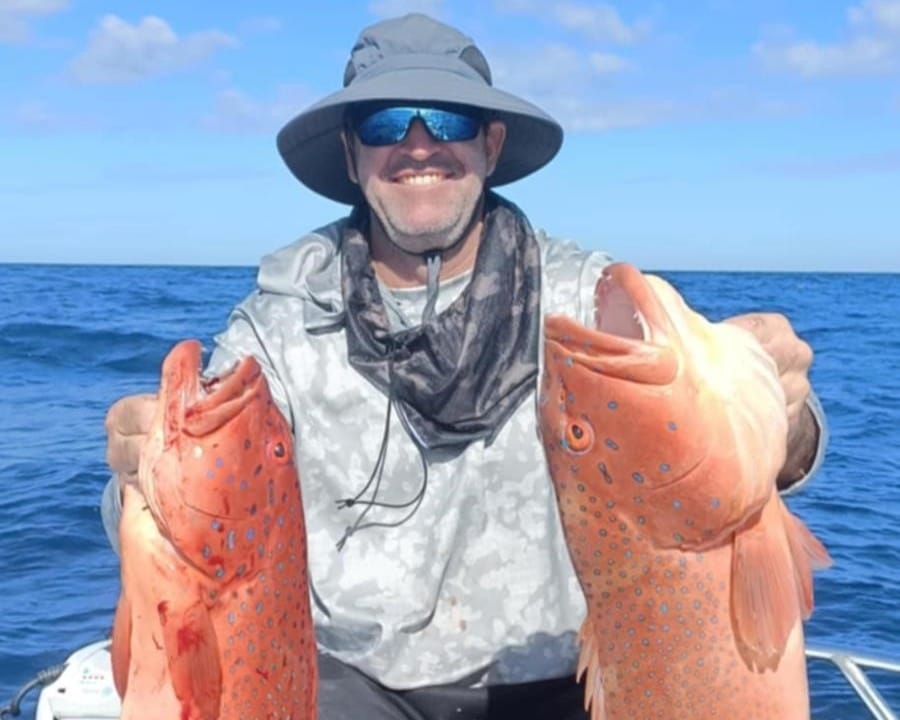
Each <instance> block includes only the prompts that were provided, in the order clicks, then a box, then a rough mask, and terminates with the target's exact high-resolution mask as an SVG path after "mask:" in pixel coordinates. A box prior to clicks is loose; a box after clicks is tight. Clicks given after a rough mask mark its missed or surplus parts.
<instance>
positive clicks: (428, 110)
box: [345, 102, 489, 147]
mask: <svg viewBox="0 0 900 720" xmlns="http://www.w3.org/2000/svg"><path fill="white" fill-rule="evenodd" d="M397 110H399V111H406V112H408V113H409V117H408V119H407V121H406V124H405V127H404V128H403V134H402V135H400V136H399V137H396V139H394V138H395V136H394V135H392V136H390V141H388V139H387V138H385V141H383V142H372V141H373V140H377V138H375V137H373V136H372V135H371V134H369V136H368V140H369V142H367V140H366V139H364V137H363V135H365V134H366V131H365V130H364V131H363V133H362V134H361V133H360V127H361V126H364V124H365V123H366V122H367V121H369V120H371V118H372V117H373V116H375V115H378V114H379V113H383V112H385V111H397ZM432 114H438V115H439V116H443V117H444V119H446V117H447V116H451V117H452V116H456V117H458V118H464V119H465V120H468V121H470V122H472V123H474V132H472V134H471V135H470V134H469V133H468V132H467V133H464V134H462V135H460V136H459V137H455V136H453V137H446V138H443V137H440V135H441V134H442V133H441V128H436V127H432V125H431V122H432V120H431V119H430V117H429V116H430V115H432ZM414 120H419V121H420V122H421V123H422V125H423V126H424V127H425V129H426V131H427V132H428V135H429V136H430V137H431V138H432V139H433V140H434V141H435V142H466V141H469V140H474V139H475V138H476V137H477V136H478V132H479V131H480V130H481V129H482V128H483V127H484V126H485V125H486V124H487V123H488V122H489V118H488V116H487V113H486V112H485V111H483V110H481V109H480V108H473V107H470V106H468V105H451V104H446V103H429V104H427V105H416V104H409V103H403V104H399V103H394V102H386V103H377V104H374V103H365V104H360V105H355V106H354V105H351V106H350V107H348V108H347V112H346V116H345V126H346V128H347V129H348V130H349V131H351V132H353V133H354V134H355V135H356V137H357V138H359V141H360V142H361V143H362V144H363V145H365V146H366V147H388V146H390V145H397V144H398V143H401V142H403V140H404V139H405V138H406V136H407V135H408V134H409V129H410V127H412V123H413V121H414ZM388 122H389V121H388Z"/></svg>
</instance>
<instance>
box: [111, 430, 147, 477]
mask: <svg viewBox="0 0 900 720" xmlns="http://www.w3.org/2000/svg"><path fill="white" fill-rule="evenodd" d="M146 437H147V436H146V435H117V434H113V435H110V436H109V439H108V441H107V444H106V464H107V465H109V467H110V469H111V470H112V471H113V472H115V473H117V474H118V475H128V474H133V473H137V470H138V464H139V463H140V459H141V449H142V448H143V446H144V441H145V439H146Z"/></svg>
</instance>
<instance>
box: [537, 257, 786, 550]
mask: <svg viewBox="0 0 900 720" xmlns="http://www.w3.org/2000/svg"><path fill="white" fill-rule="evenodd" d="M595 308H596V310H595V317H594V323H593V326H587V325H584V324H581V323H579V322H577V321H575V320H574V319H572V318H569V317H566V316H562V315H550V316H548V317H547V318H546V319H545V325H544V367H543V373H542V378H541V391H540V401H539V406H540V429H541V434H542V438H543V443H544V447H545V450H546V453H547V460H548V464H549V467H550V471H551V475H552V476H553V478H554V482H555V484H556V489H557V493H558V495H559V494H566V493H573V492H575V491H576V490H575V488H586V489H587V490H588V491H590V493H591V496H592V497H595V498H598V497H602V498H605V499H607V500H608V501H613V502H623V503H627V504H628V505H629V506H635V507H636V506H643V507H645V508H647V509H648V512H647V514H646V515H644V514H641V513H640V512H637V511H636V517H638V518H639V522H641V523H642V524H643V523H644V522H646V523H647V524H648V526H652V524H653V523H654V522H662V520H661V518H662V517H663V514H661V513H660V512H656V513H652V514H651V513H650V512H649V509H650V508H656V509H657V510H659V509H660V508H662V509H665V504H666V503H674V504H675V505H676V507H680V504H681V503H682V502H687V500H683V499H682V498H683V497H687V496H688V495H690V497H691V498H692V501H694V502H699V503H707V504H708V507H705V506H704V507H703V508H702V510H698V511H697V513H696V521H695V519H694V517H693V516H692V519H691V525H690V526H689V527H686V528H685V527H679V528H678V529H676V530H672V529H671V525H667V526H666V530H665V533H666V538H665V539H662V540H661V542H662V543H663V544H665V545H678V546H686V545H690V544H693V545H694V546H700V545H703V544H704V543H708V542H712V541H714V540H716V539H718V538H720V537H721V536H722V535H723V534H725V533H727V532H728V531H729V529H732V528H733V527H734V525H735V523H738V522H740V521H741V520H742V519H743V518H744V517H745V515H746V512H747V510H748V504H749V505H755V506H757V507H758V506H761V505H762V502H763V501H764V499H765V498H767V497H768V495H769V494H770V493H771V487H770V486H771V484H772V476H771V472H770V473H769V476H766V473H765V472H762V473H760V472H755V471H754V473H752V474H753V477H752V478H751V485H752V487H747V486H746V483H744V480H745V479H746V478H745V477H744V475H745V474H746V471H747V470H748V468H750V466H751V465H753V463H754V462H755V459H754V458H752V455H753V453H754V452H756V453H758V454H761V455H762V454H766V455H769V456H770V457H769V459H768V460H763V461H762V463H761V464H762V465H766V468H765V469H766V470H770V466H771V467H775V466H777V467H780V465H779V464H778V463H779V462H783V458H784V455H783V446H784V443H785V438H786V419H785V418H786V415H785V412H786V411H785V406H784V396H783V394H782V392H781V387H780V384H779V383H778V379H777V372H776V371H775V369H774V363H773V362H772V360H771V358H769V357H768V356H767V355H766V354H765V352H764V351H763V350H762V349H761V348H760V347H759V345H758V343H756V341H755V339H753V337H752V335H750V333H748V332H746V331H744V330H741V329H739V328H736V327H734V326H725V325H724V324H722V323H716V324H713V323H709V322H708V321H706V320H705V318H703V317H702V316H700V315H699V314H697V313H695V312H694V311H692V310H691V309H690V308H689V307H688V306H687V304H686V303H685V302H684V300H683V299H682V298H681V296H680V295H679V294H678V292H677V291H676V290H675V289H674V288H673V287H672V286H671V285H669V284H668V283H667V282H665V281H664V280H663V279H661V278H658V277H655V276H651V275H644V274H642V273H641V272H640V271H639V270H637V269H636V268H635V267H633V266H631V265H628V264H625V263H615V264H613V265H610V266H609V267H607V268H606V269H605V271H604V273H603V276H602V277H601V279H600V280H599V282H598V284H597V288H596V293H595ZM757 365H758V366H759V367H758V368H757V367H755V366H757ZM747 366H754V368H750V369H748V367H747ZM754 372H755V373H757V374H758V375H759V378H756V377H755V376H754V377H753V380H754V382H756V380H757V379H759V380H760V382H759V383H757V384H753V383H745V382H744V380H746V379H748V378H750V377H751V376H753V373H754ZM748 373H749V374H748ZM760 386H761V389H760ZM754 395H759V396H760V397H761V398H762V400H760V398H758V397H754ZM745 401H746V402H745ZM748 408H749V410H748ZM757 409H759V412H755V411H756V410H757ZM745 415H750V416H752V419H751V422H752V423H755V425H754V428H753V432H746V433H745V432H743V431H742V429H741V428H742V425H741V424H742V423H745V418H744V416H745ZM766 423H769V426H768V427H767V426H766ZM743 435H747V436H751V435H753V436H754V438H752V440H753V442H751V444H750V446H745V445H746V443H745V442H744V437H743ZM769 441H771V444H772V449H771V451H769V450H767V449H766V448H765V447H761V446H760V443H765V442H769ZM779 442H780V443H781V448H782V449H781V454H780V455H779ZM742 443H743V444H742ZM753 443H755V444H753ZM757 464H760V463H757ZM757 469H758V468H757ZM685 485H691V487H690V489H689V491H688V490H685V491H684V492H682V490H683V489H684V486H685ZM725 485H728V487H723V486H725ZM573 486H574V487H573ZM670 531H671V532H670Z"/></svg>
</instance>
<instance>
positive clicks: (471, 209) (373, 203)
mask: <svg viewBox="0 0 900 720" xmlns="http://www.w3.org/2000/svg"><path fill="white" fill-rule="evenodd" d="M505 138H506V126H505V125H504V124H503V123H502V122H499V121H493V122H490V123H488V124H486V125H482V126H481V128H480V129H479V130H478V134H477V135H476V136H475V137H474V138H472V139H471V140H463V141H458V142H451V141H446V142H442V141H438V140H435V139H434V137H432V135H431V134H430V133H429V131H428V130H427V129H426V126H425V124H424V123H423V122H422V120H421V119H419V118H415V119H413V120H412V122H411V123H410V125H409V129H408V131H407V133H406V135H405V137H403V138H401V139H400V140H399V141H398V142H396V143H394V144H391V145H365V144H363V143H362V142H361V141H360V138H359V137H358V135H357V134H356V133H353V134H352V138H348V137H347V136H346V135H345V136H344V147H345V150H346V155H347V167H348V173H349V175H350V179H351V180H353V182H355V183H357V184H358V185H359V186H360V188H361V190H362V192H363V194H364V196H365V198H366V201H367V202H368V204H369V207H370V208H371V210H372V212H374V213H375V216H376V217H377V218H378V220H379V221H380V224H381V226H382V227H383V229H384V232H385V234H386V235H387V237H388V239H389V240H390V241H391V242H393V243H394V244H395V245H397V246H398V247H400V248H401V249H402V250H404V251H405V252H408V253H414V254H421V253H424V252H427V251H429V250H444V249H447V248H449V247H452V246H453V245H455V244H456V243H457V242H458V241H459V240H460V239H462V238H463V237H464V236H465V235H466V233H467V232H468V231H469V229H470V228H471V227H472V225H473V218H474V215H475V212H476V210H478V209H479V207H480V200H481V197H482V193H483V191H484V185H485V180H486V178H487V177H488V176H489V175H490V174H491V173H492V172H493V171H494V168H495V167H496V165H497V159H498V158H499V157H500V151H501V150H502V149H503V141H504V139H505Z"/></svg>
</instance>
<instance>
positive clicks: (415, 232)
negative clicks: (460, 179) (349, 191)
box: [369, 188, 483, 255]
mask: <svg viewBox="0 0 900 720" xmlns="http://www.w3.org/2000/svg"><path fill="white" fill-rule="evenodd" d="M482 192H483V189H481V188H480V189H479V190H478V191H477V192H471V193H466V194H465V196H464V197H461V198H459V199H458V201H457V203H456V208H455V209H454V210H453V211H452V212H447V214H446V215H445V218H446V220H445V221H444V222H440V221H435V222H432V223H428V224H426V223H418V222H412V221H411V220H410V218H409V215H408V214H407V213H405V212H404V208H403V207H393V206H389V205H387V204H385V203H383V202H378V201H377V199H376V198H371V199H370V200H369V207H370V208H371V209H372V211H373V212H374V214H375V217H376V218H377V219H378V222H379V224H380V225H381V228H382V230H384V234H385V236H386V237H387V239H388V240H390V242H391V243H393V244H394V245H396V246H397V247H398V248H400V249H401V250H403V251H404V252H407V253H410V254H413V255H421V254H424V253H426V252H429V251H434V250H448V249H449V248H451V247H453V246H454V245H456V244H457V243H458V242H459V241H460V240H462V239H463V238H464V237H465V236H466V235H467V234H468V232H469V230H470V229H471V228H472V226H473V225H474V223H475V221H476V217H475V215H476V212H477V211H478V209H479V207H480V206H481V197H482Z"/></svg>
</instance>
